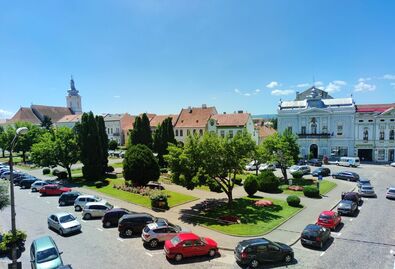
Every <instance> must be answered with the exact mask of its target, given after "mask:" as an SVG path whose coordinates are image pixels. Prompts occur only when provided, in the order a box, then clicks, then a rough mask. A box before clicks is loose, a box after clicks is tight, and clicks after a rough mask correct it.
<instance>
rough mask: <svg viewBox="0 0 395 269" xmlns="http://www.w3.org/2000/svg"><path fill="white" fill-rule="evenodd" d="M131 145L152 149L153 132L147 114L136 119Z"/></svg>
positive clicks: (131, 135)
mask: <svg viewBox="0 0 395 269" xmlns="http://www.w3.org/2000/svg"><path fill="white" fill-rule="evenodd" d="M129 144H131V145H138V144H142V145H146V146H147V147H148V148H150V149H152V132H151V127H150V123H149V119H148V116H147V114H145V113H144V114H143V115H142V116H141V117H136V119H135V121H134V124H133V130H132V131H131V132H130V141H129Z"/></svg>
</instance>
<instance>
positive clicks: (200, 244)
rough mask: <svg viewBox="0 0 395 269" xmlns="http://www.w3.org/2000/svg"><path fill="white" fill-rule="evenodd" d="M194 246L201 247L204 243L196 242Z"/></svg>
mask: <svg viewBox="0 0 395 269" xmlns="http://www.w3.org/2000/svg"><path fill="white" fill-rule="evenodd" d="M194 245H195V247H200V246H204V243H203V242H202V241H200V240H195V242H194Z"/></svg>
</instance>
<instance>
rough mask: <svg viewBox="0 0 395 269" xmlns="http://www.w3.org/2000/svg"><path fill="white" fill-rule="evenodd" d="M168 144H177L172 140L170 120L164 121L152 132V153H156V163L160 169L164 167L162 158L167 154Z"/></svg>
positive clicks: (172, 132)
mask: <svg viewBox="0 0 395 269" xmlns="http://www.w3.org/2000/svg"><path fill="white" fill-rule="evenodd" d="M169 143H172V144H175V143H177V141H176V139H175V138H174V131H173V123H172V120H171V118H167V119H165V120H164V121H163V122H162V124H159V126H158V127H157V129H156V130H155V132H154V142H153V150H154V152H156V153H158V162H159V165H160V166H162V167H164V166H166V162H165V160H164V158H163V156H164V155H166V154H168V150H167V147H168V146H169Z"/></svg>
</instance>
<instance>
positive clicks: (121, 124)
mask: <svg viewBox="0 0 395 269" xmlns="http://www.w3.org/2000/svg"><path fill="white" fill-rule="evenodd" d="M103 118H104V125H105V127H106V132H107V136H108V140H115V141H117V143H118V145H121V146H123V145H125V143H126V140H127V134H128V131H129V130H130V129H132V128H133V127H132V126H133V122H134V117H133V116H131V115H129V114H128V113H124V114H106V115H104V117H103Z"/></svg>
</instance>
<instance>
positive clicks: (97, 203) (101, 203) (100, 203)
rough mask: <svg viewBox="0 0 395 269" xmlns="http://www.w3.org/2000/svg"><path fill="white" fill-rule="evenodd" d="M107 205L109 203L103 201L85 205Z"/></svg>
mask: <svg viewBox="0 0 395 269" xmlns="http://www.w3.org/2000/svg"><path fill="white" fill-rule="evenodd" d="M106 204H107V201H104V200H102V201H100V202H88V203H86V204H85V206H91V205H106Z"/></svg>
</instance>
